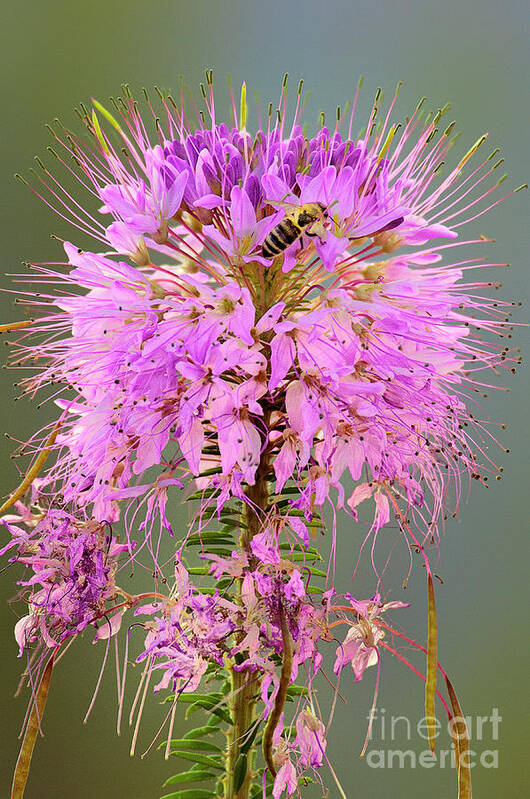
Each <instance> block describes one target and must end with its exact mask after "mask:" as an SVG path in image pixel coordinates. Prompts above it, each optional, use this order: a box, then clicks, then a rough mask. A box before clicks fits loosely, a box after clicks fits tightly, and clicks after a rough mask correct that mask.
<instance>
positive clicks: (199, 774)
mask: <svg viewBox="0 0 530 799" xmlns="http://www.w3.org/2000/svg"><path fill="white" fill-rule="evenodd" d="M214 778H215V774H214V772H213V771H184V772H182V774H174V775H173V776H172V777H169V779H167V780H166V781H165V783H164V788H167V786H168V785H186V784H187V783H188V782H204V781H205V780H213V779H214Z"/></svg>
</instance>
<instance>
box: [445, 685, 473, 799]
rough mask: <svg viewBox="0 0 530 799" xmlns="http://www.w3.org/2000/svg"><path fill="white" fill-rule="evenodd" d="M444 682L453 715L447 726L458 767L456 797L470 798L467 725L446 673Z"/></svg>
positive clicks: (460, 798)
mask: <svg viewBox="0 0 530 799" xmlns="http://www.w3.org/2000/svg"><path fill="white" fill-rule="evenodd" d="M445 683H446V685H447V693H448V694H449V699H450V701H451V708H452V710H453V717H452V719H451V723H450V724H449V727H450V731H451V738H452V739H453V744H454V747H455V756H456V767H457V769H458V799H471V795H472V793H471V766H470V764H469V736H468V733H467V726H466V722H465V719H464V714H463V713H462V709H461V707H460V702H459V701H458V697H457V695H456V693H455V689H454V688H453V686H452V684H451V681H450V679H449V677H447V675H446V677H445ZM455 722H456V723H455Z"/></svg>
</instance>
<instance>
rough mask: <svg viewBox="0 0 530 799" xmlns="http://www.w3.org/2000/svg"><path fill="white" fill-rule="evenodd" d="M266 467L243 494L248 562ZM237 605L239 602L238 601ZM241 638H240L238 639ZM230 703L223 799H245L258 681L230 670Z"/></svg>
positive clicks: (264, 498)
mask: <svg viewBox="0 0 530 799" xmlns="http://www.w3.org/2000/svg"><path fill="white" fill-rule="evenodd" d="M267 471H268V463H267V461H266V458H263V459H262V463H261V464H260V467H259V469H258V472H257V475H256V482H255V484H254V485H253V486H249V487H248V488H247V491H246V494H247V497H248V500H249V503H245V505H244V510H243V516H244V522H245V526H244V527H243V528H242V533H241V538H240V547H241V549H242V550H243V551H244V552H246V554H247V557H248V559H249V562H250V564H251V567H252V563H253V562H254V561H255V558H254V556H253V554H252V550H251V548H250V542H251V541H252V539H253V538H254V536H255V535H256V534H257V533H258V532H259V531H260V529H261V525H262V521H263V520H262V518H261V512H262V511H266V509H267V502H268V487H267V479H266V475H267ZM241 588H242V580H239V595H241ZM240 601H241V600H240ZM241 637H243V636H242V635H241ZM230 678H231V700H230V710H231V715H232V720H233V724H232V726H231V727H230V729H229V730H228V731H227V748H226V776H225V799H248V797H249V796H250V791H251V788H252V782H253V778H254V771H253V765H254V750H255V746H254V745H252V746H250V747H248V751H244V752H242V751H241V749H242V748H243V749H245V750H247V746H245V744H246V743H247V738H248V736H249V735H250V734H251V733H252V730H251V726H252V724H253V722H255V721H256V719H255V715H254V711H255V705H256V701H257V698H258V696H259V689H260V685H261V677H259V676H257V675H256V673H252V672H250V671H247V670H245V671H236V670H235V669H234V668H233V667H231V668H230Z"/></svg>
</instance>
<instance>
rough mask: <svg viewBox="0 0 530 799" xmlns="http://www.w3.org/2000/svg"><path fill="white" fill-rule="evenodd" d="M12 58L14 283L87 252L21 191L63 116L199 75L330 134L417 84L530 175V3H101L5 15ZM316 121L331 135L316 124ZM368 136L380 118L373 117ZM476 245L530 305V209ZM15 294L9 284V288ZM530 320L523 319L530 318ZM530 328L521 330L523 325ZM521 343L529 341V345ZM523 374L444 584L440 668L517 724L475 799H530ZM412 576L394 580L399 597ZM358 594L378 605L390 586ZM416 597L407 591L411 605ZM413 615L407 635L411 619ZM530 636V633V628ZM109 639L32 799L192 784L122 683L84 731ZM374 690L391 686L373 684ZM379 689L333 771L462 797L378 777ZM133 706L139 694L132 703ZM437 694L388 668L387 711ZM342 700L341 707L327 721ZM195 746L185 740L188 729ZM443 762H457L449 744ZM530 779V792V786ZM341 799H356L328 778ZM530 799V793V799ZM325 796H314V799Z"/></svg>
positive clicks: (57, 699) (76, 683)
mask: <svg viewBox="0 0 530 799" xmlns="http://www.w3.org/2000/svg"><path fill="white" fill-rule="evenodd" d="M3 17H4V22H3V34H4V36H3V46H2V49H1V53H0V58H1V60H2V76H3V81H2V84H3V86H2V91H3V101H2V111H3V120H2V146H1V151H0V157H1V162H2V180H3V184H2V185H3V188H2V194H1V197H2V206H3V208H2V241H3V247H2V249H3V252H2V262H3V271H4V272H16V271H18V269H19V265H20V261H21V260H28V261H30V260H36V261H39V260H41V261H46V260H54V259H57V260H60V259H61V254H60V248H59V245H58V244H57V243H56V242H54V241H52V240H51V239H50V237H49V234H50V233H59V234H63V235H65V236H66V235H70V236H72V237H73V238H74V240H75V234H74V233H69V234H68V233H67V229H66V227H65V226H64V225H63V224H62V223H61V222H60V221H59V220H58V219H56V218H55V217H54V216H53V215H52V214H51V212H50V211H48V210H47V209H46V208H45V207H44V206H43V205H41V204H39V203H38V201H36V200H35V199H34V198H33V197H32V195H31V194H30V193H29V192H28V191H27V190H25V189H24V187H22V186H21V185H20V184H18V183H16V182H15V181H14V180H13V179H12V174H13V173H14V172H15V171H20V172H23V173H25V174H27V172H28V168H29V166H30V165H31V159H32V157H33V155H34V154H35V153H39V154H42V153H43V151H44V148H45V146H46V145H47V144H49V143H50V142H49V140H48V138H47V134H46V131H45V130H44V123H45V122H47V121H50V120H51V119H53V118H54V117H55V116H60V117H61V118H62V119H63V120H65V122H67V123H68V124H72V125H74V124H75V121H76V117H75V115H74V113H73V111H72V107H73V106H74V105H75V104H77V103H78V102H79V101H81V100H84V101H86V100H88V99H89V98H90V97H91V96H93V95H94V96H97V97H98V98H100V99H101V100H104V99H105V98H106V97H107V96H108V95H110V94H116V93H117V92H118V91H119V86H120V84H121V83H122V82H129V83H130V84H131V86H132V87H133V89H134V90H136V92H139V91H140V88H141V87H142V86H144V85H145V86H148V87H149V86H152V85H153V84H158V85H161V86H162V87H172V88H175V87H176V85H177V76H178V74H179V73H182V74H183V75H184V77H185V80H186V82H187V84H188V85H190V86H191V87H193V88H194V89H195V87H196V86H197V85H198V82H199V81H200V80H202V79H203V73H204V69H205V68H206V67H212V68H213V69H214V70H215V75H216V82H217V89H218V91H217V95H218V97H219V98H221V106H223V103H224V100H225V97H226V95H225V87H224V76H225V74H226V73H227V72H230V73H231V75H232V79H233V82H234V84H235V85H236V86H238V85H239V84H240V82H241V81H242V80H246V81H247V83H248V85H249V88H251V89H256V90H257V91H258V93H259V95H260V97H261V99H262V100H263V101H264V102H267V101H268V100H269V99H270V100H273V101H274V100H275V99H276V97H277V95H278V92H279V88H280V84H281V79H282V76H283V73H284V72H286V71H288V72H290V74H291V79H292V81H293V83H294V84H296V83H297V81H298V79H299V78H300V77H303V78H304V79H305V86H306V88H311V89H312V91H313V95H312V100H311V103H310V108H309V113H308V115H307V117H306V118H307V119H308V120H309V121H310V123H311V121H312V119H313V118H314V119H315V120H316V117H317V114H318V111H319V110H320V109H321V108H323V109H324V110H325V111H326V112H327V113H328V114H329V115H331V117H332V116H333V115H334V109H335V107H336V106H337V105H338V104H342V105H344V104H345V102H346V101H347V100H348V99H349V98H350V96H351V93H352V89H353V87H354V85H355V84H356V82H357V78H358V76H359V75H360V74H364V75H366V83H365V91H364V95H363V100H362V103H361V109H362V110H366V108H367V106H368V103H369V100H370V96H371V95H372V94H373V92H374V91H375V89H376V87H377V86H383V87H384V88H385V89H386V90H387V94H388V93H390V92H392V91H393V88H394V86H395V84H396V82H397V81H398V80H403V81H404V82H405V87H404V90H403V92H402V102H401V106H400V110H401V111H402V112H403V113H405V112H406V111H407V110H410V109H411V108H412V107H413V106H414V105H415V102H416V100H417V99H418V98H419V97H420V96H422V95H427V96H428V98H429V100H430V102H431V103H432V105H433V106H435V107H438V106H440V105H443V104H444V103H445V102H446V101H447V100H449V101H451V103H452V111H451V112H450V117H451V119H453V118H454V119H456V120H457V121H458V126H459V128H460V129H461V130H462V131H463V134H464V135H463V137H462V139H461V140H460V141H461V146H462V148H467V146H469V145H470V144H471V143H472V142H473V141H474V140H475V139H476V138H478V136H479V135H480V134H481V133H482V132H484V131H486V130H487V131H489V132H490V143H491V144H492V146H496V145H500V146H502V147H503V149H504V152H505V154H506V165H507V169H508V171H509V172H510V175H511V178H510V181H511V184H505V185H512V186H515V185H518V184H520V183H522V182H524V181H525V180H528V177H529V158H528V123H529V120H528V116H527V109H528V100H529V97H528V66H529V63H528V55H527V47H528V35H529V27H530V25H529V21H530V17H529V13H528V6H527V4H526V3H525V2H523V0H520V1H519V0H505V2H503V3H499V2H497V1H495V2H494V0H467V1H466V0H446V2H445V3H440V2H435V0H400V1H399V2H396V0H377V2H369V3H365V2H351V0H350V2H346V0H328V2H326V3H322V2H316V0H305V2H294V1H291V2H286V1H285V0H284V2H278V0H269V1H268V2H266V3H258V2H254V1H251V2H243V1H241V2H238V1H236V0H223V1H222V2H217V3H214V2H205V0H195V2H192V3H188V2H186V3H184V2H180V0H174V2H162V1H161V0H152V2H149V3H147V2H139V1H138V0H129V1H128V2H126V3H125V2H114V0H107V2H101V0H92V2H90V3H72V2H65V1H64V0H47V2H39V1H38V0H27V1H26V2H25V3H23V4H22V3H13V2H8V3H6V4H5V5H4V13H3ZM311 115H313V117H312V116H311ZM359 119H362V114H361V115H360V116H359ZM474 232H478V233H484V234H487V235H488V236H491V237H493V238H495V239H496V240H497V242H498V243H497V244H496V245H493V247H494V249H492V250H490V258H491V260H499V261H508V262H510V263H511V264H512V266H511V268H510V269H509V270H505V271H506V273H505V274H504V275H503V276H502V278H501V279H503V284H504V285H503V289H502V295H503V297H505V298H515V299H516V300H523V301H524V300H525V298H528V282H529V281H528V256H527V252H528V240H527V237H528V205H527V200H526V196H525V195H524V194H519V195H517V196H516V197H515V198H512V199H509V200H508V201H507V202H506V203H504V204H503V205H502V206H501V207H499V208H497V209H496V210H495V211H494V212H493V213H492V214H491V215H490V216H488V217H487V218H486V219H484V218H483V219H482V220H480V222H479V223H478V225H477V226H475V228H474ZM5 285H7V282H6V283H5ZM1 302H2V306H3V307H2V316H3V318H4V319H5V320H6V321H8V320H11V319H17V318H20V317H19V312H17V309H16V308H14V307H13V298H12V296H10V295H6V294H4V295H3V296H2V298H1ZM523 311H524V309H523ZM524 316H525V314H524V312H523V313H520V314H519V317H518V320H519V321H524ZM517 337H518V339H519V341H520V342H521V343H522V341H523V339H526V340H527V339H528V336H527V333H526V331H525V329H522V330H519V331H518V333H517ZM527 374H528V373H527V372H526V374H525V372H524V370H521V371H520V373H518V375H517V376H516V377H515V378H513V379H512V378H510V380H509V381H507V382H508V383H509V384H510V388H511V391H510V393H505V392H493V393H492V396H490V397H489V399H488V400H487V403H485V405H486V409H487V412H488V414H489V415H490V417H491V418H492V419H496V420H503V421H507V422H508V429H507V430H506V431H505V432H504V433H503V434H502V441H503V443H504V445H505V446H506V447H507V448H509V449H510V450H511V453H510V454H509V455H507V456H503V461H504V468H505V471H504V479H503V481H502V482H500V483H495V484H494V485H493V486H492V487H491V488H490V489H489V490H488V491H486V490H484V489H482V488H481V487H480V486H478V485H474V486H473V488H474V490H473V491H472V493H471V497H470V499H469V502H468V503H467V504H466V503H464V504H463V506H462V513H461V519H460V520H458V521H451V522H449V523H448V525H447V529H446V532H445V535H444V539H443V542H442V544H443V545H442V551H441V558H440V562H439V564H438V567H437V571H438V572H439V573H440V574H441V575H443V578H444V580H445V582H444V584H443V585H440V586H438V592H437V595H438V607H439V625H440V653H441V659H442V662H443V663H444V664H445V666H446V669H447V670H448V672H449V674H450V675H451V676H452V677H453V679H454V683H455V685H456V687H457V690H458V692H459V695H460V700H461V702H462V704H463V707H464V710H465V712H466V713H467V714H471V715H482V716H489V715H490V713H491V711H492V708H494V707H497V708H498V709H499V713H500V715H501V716H502V722H501V724H500V737H499V740H498V741H492V740H491V726H488V725H486V726H485V727H484V739H483V741H477V742H476V745H473V748H475V749H476V751H477V753H480V752H481V751H483V750H484V749H498V750H499V768H498V769H495V768H491V769H486V768H484V767H482V766H480V765H477V766H476V767H475V768H474V769H473V775H474V781H475V795H476V796H477V797H480V798H481V799H493V797H498V796H500V795H506V796H509V797H523V796H527V795H528V793H527V791H528V772H526V774H525V770H527V768H528V761H529V758H528V754H527V750H528V743H527V742H528V734H529V731H528V725H527V724H526V723H525V722H526V720H527V711H528V708H527V707H526V708H525V704H526V703H525V699H526V698H527V695H528V689H527V675H528V645H527V640H528V634H527V605H528V592H527V584H528V565H527V564H528V547H527V538H528V518H529V513H528V497H529V484H528V470H527V465H528V452H529V448H530V447H529V444H530V442H529V436H528V397H529V386H528V376H527ZM2 377H3V380H2V397H3V401H2V407H1V411H2V415H3V419H2V428H3V429H4V430H8V431H9V432H10V433H11V434H12V435H14V436H15V437H16V438H18V439H21V440H24V439H25V438H27V437H28V436H29V435H30V434H31V432H33V431H34V430H35V429H36V428H37V426H39V425H40V424H41V423H42V422H43V421H44V420H45V419H46V418H47V417H46V413H45V412H44V411H42V412H40V414H39V413H37V412H36V411H35V409H34V407H32V406H31V404H30V403H29V402H28V401H26V400H23V401H21V402H19V403H17V404H15V405H13V404H12V401H13V398H14V396H15V394H16V391H15V389H13V387H12V381H13V380H15V379H17V378H16V377H15V376H13V375H12V374H10V373H6V372H3V373H2ZM0 444H1V447H0V448H1V453H0V454H1V463H2V464H3V466H2V471H1V485H0V494H7V493H8V492H9V490H10V488H12V487H13V485H14V484H15V481H16V472H15V469H14V467H13V466H12V464H11V462H10V461H9V457H8V456H9V452H10V445H9V442H5V441H3V440H2V442H0ZM357 538H358V536H357V535H356V533H355V531H352V529H351V526H348V525H343V526H342V528H341V530H340V550H339V563H340V574H339V575H338V580H340V581H342V585H343V587H344V590H348V589H349V588H350V585H351V583H350V575H351V566H352V563H353V559H354V555H355V553H356V547H357V544H356V540H357ZM403 566H404V560H403V561H402V562H399V560H398V564H397V566H396V569H395V579H396V585H399V584H400V580H401V577H402V571H401V569H402V567H403ZM364 583H365V585H363V581H362V580H361V581H360V583H356V585H355V592H356V593H357V594H359V595H363V594H364V592H365V591H370V590H371V589H372V587H373V584H372V581H371V579H368V578H366V580H365V581H364ZM424 589H425V586H424V573H423V570H422V569H421V568H417V570H416V574H415V575H414V578H413V579H412V580H411V581H410V583H409V588H408V591H407V596H406V597H405V598H406V599H408V600H409V601H411V602H412V603H413V606H412V608H411V609H410V610H408V611H402V612H401V613H400V617H399V618H398V615H397V613H396V615H395V616H394V618H395V620H396V622H397V623H398V624H401V625H402V626H403V627H406V628H407V629H409V630H411V631H412V632H413V633H414V634H416V635H417V637H418V638H419V639H420V640H421V639H422V638H423V637H424V634H425V624H424V620H425V590H424ZM13 593H14V591H13V588H12V573H11V572H9V571H7V572H5V573H4V574H3V575H2V581H1V584H0V622H1V624H0V627H1V636H2V660H1V670H2V680H1V683H0V720H1V731H0V797H1V799H4V797H8V796H9V786H10V781H11V774H12V769H13V765H14V762H15V759H16V754H17V750H18V745H19V744H18V741H17V734H18V731H19V727H20V724H21V722H22V718H23V715H24V711H25V698H20V699H18V700H15V699H13V693H14V691H15V688H16V685H17V682H18V675H19V673H20V669H21V667H22V663H21V661H20V660H17V657H16V655H17V648H16V645H15V641H14V639H13V633H12V628H13V624H14V621H15V618H16V617H15V615H14V612H13V610H12V609H11V608H10V607H9V606H8V604H7V600H8V599H9V598H10V597H11V596H12V595H13ZM398 594H399V592H398V591H397V590H396V592H395V593H394V596H395V597H397V596H398ZM405 616H406V618H405ZM525 628H526V629H525ZM90 638H91V636H87V639H86V640H83V641H79V642H77V644H76V645H75V647H74V648H73V649H72V651H71V654H70V656H69V657H67V658H65V659H64V660H63V662H62V664H61V665H60V667H59V668H58V669H57V673H56V674H55V677H54V685H53V691H52V694H51V697H50V700H49V704H48V709H47V712H46V718H45V725H44V726H45V733H46V735H45V738H44V739H41V740H39V741H38V745H37V750H36V754H35V757H34V762H33V765H32V772H31V776H30V781H29V784H28V788H27V792H26V796H27V799H43V798H44V797H46V798H47V797H49V798H50V799H63V797H64V799H66V797H68V799H70V798H71V797H76V799H89V798H90V799H92V797H95V796H98V797H100V799H129V797H135V799H152V798H155V797H157V796H159V795H160V794H161V793H163V791H162V790H160V785H161V783H162V781H163V780H164V779H165V778H167V777H168V776H169V775H170V774H172V773H174V772H175V771H177V768H176V763H169V764H168V763H166V762H164V760H163V758H162V756H161V755H160V754H159V753H158V752H157V751H156V749H155V750H153V751H152V752H151V753H150V754H149V755H148V756H147V757H146V758H145V759H143V760H142V759H140V757H138V756H137V757H135V758H134V759H130V758H129V755H128V749H129V743H130V735H129V733H128V731H127V732H126V733H124V734H122V736H121V738H119V739H118V738H117V737H116V735H115V717H116V685H115V677H114V673H113V670H112V667H109V668H108V670H107V673H106V675H105V677H104V680H103V685H102V689H101V693H100V696H99V699H98V702H97V704H96V707H95V710H94V712H93V714H92V717H91V719H90V720H89V722H88V724H87V725H86V726H83V725H82V718H83V716H84V713H85V711H86V708H87V707H88V704H89V702H90V698H91V696H92V691H93V687H94V685H95V682H96V679H97V673H98V670H99V667H100V663H101V657H102V653H103V650H102V648H101V647H93V646H92V644H91V643H90ZM372 672H373V670H372ZM374 676H375V675H374V674H373V673H372V674H370V673H367V675H366V678H365V680H364V681H363V682H362V683H360V684H358V685H354V684H353V682H349V680H348V678H347V677H343V680H342V684H341V692H342V693H343V695H344V697H345V698H346V699H347V704H345V705H342V703H341V704H340V707H339V710H338V712H337V717H336V720H335V724H334V727H333V731H332V733H331V736H330V740H329V748H328V753H329V756H330V758H331V761H332V763H333V765H334V767H335V770H336V772H337V774H338V775H339V776H340V779H341V782H342V784H343V786H344V789H345V792H346V794H347V796H348V797H354V796H355V797H357V796H371V797H392V799H405V797H407V798H408V797H410V796H425V795H427V793H429V794H430V795H432V796H440V797H442V796H443V797H451V796H455V795H456V791H455V776H454V773H453V772H452V771H451V769H450V768H449V767H448V766H446V767H445V768H440V767H439V766H435V767H433V768H431V769H427V768H416V769H413V770H410V769H400V768H398V767H397V764H395V765H394V768H392V769H389V768H381V769H375V768H370V766H369V765H368V763H367V762H366V759H365V760H364V761H362V760H360V759H359V757H358V753H359V751H360V749H361V746H362V741H363V738H364V734H365V725H366V719H365V717H366V715H367V713H368V710H369V707H370V703H371V698H372V690H373V680H374ZM131 689H132V683H131V687H130V690H131ZM422 696H423V685H422V684H420V682H419V681H418V680H416V678H414V677H413V676H412V675H409V673H407V672H406V671H405V670H404V668H402V667H401V666H400V664H399V663H397V662H393V661H391V660H390V658H385V659H384V663H383V672H382V688H381V692H380V697H379V701H378V706H379V707H380V708H385V711H386V715H387V716H390V715H394V716H401V715H404V716H408V717H409V718H410V719H411V721H412V722H413V724H415V723H416V722H417V721H418V720H419V719H420V718H421V717H422V715H423V712H422V701H423V700H422ZM325 701H326V700H325V698H323V702H324V703H325ZM164 714H165V710H164V709H163V708H161V707H160V706H159V705H157V703H156V702H153V703H152V705H151V708H150V710H149V711H148V712H146V715H145V718H144V723H143V727H142V734H141V744H140V746H139V747H138V750H139V752H142V751H144V750H145V749H146V748H147V746H148V744H149V742H150V740H151V738H152V736H153V734H154V733H155V732H156V730H157V729H158V726H159V724H160V722H161V720H162V718H163V715H164ZM183 729H184V727H183ZM381 738H382V730H381V726H380V725H377V724H376V726H375V734H374V740H373V743H372V746H371V747H370V748H372V749H382V748H385V749H387V748H401V749H414V750H416V751H418V752H419V751H421V750H423V749H425V748H426V746H425V742H424V741H422V740H421V738H418V736H417V735H416V734H414V735H413V739H412V741H411V742H410V743H407V742H406V741H404V740H403V738H402V737H401V738H400V737H399V736H398V737H397V739H396V741H395V742H394V743H393V744H392V743H391V742H389V739H388V732H387V734H386V736H385V740H383V741H382V740H381ZM440 746H441V747H442V748H448V746H449V744H448V740H447V737H445V738H443V739H442V740H441V743H440ZM525 778H526V781H525ZM325 780H326V782H327V783H328V784H329V786H330V796H331V797H335V796H338V793H337V791H336V788H335V787H334V785H333V783H332V781H331V779H330V778H329V775H325ZM525 786H526V788H525ZM320 795H321V793H320V791H318V790H313V789H312V790H311V791H309V792H308V794H307V796H308V797H309V796H311V797H313V796H314V797H317V796H320Z"/></svg>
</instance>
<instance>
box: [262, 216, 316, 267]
mask: <svg viewBox="0 0 530 799" xmlns="http://www.w3.org/2000/svg"><path fill="white" fill-rule="evenodd" d="M284 205H285V207H286V208H287V211H286V213H285V217H284V218H283V219H282V221H281V222H279V223H278V224H277V225H276V227H275V228H273V229H272V230H271V232H270V233H269V235H268V236H267V237H266V239H265V241H264V242H263V244H262V247H261V254H262V255H263V257H264V258H274V257H275V256H276V255H279V254H280V253H281V252H283V251H284V250H286V249H287V247H289V246H290V245H291V244H292V243H293V242H295V241H296V240H297V239H299V238H300V237H301V236H302V235H303V234H305V235H306V236H319V235H323V234H324V233H325V228H324V226H323V224H321V220H322V219H327V217H328V213H327V211H326V207H325V206H324V205H322V203H305V205H292V204H291V203H284ZM308 228H311V230H309V229H308Z"/></svg>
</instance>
